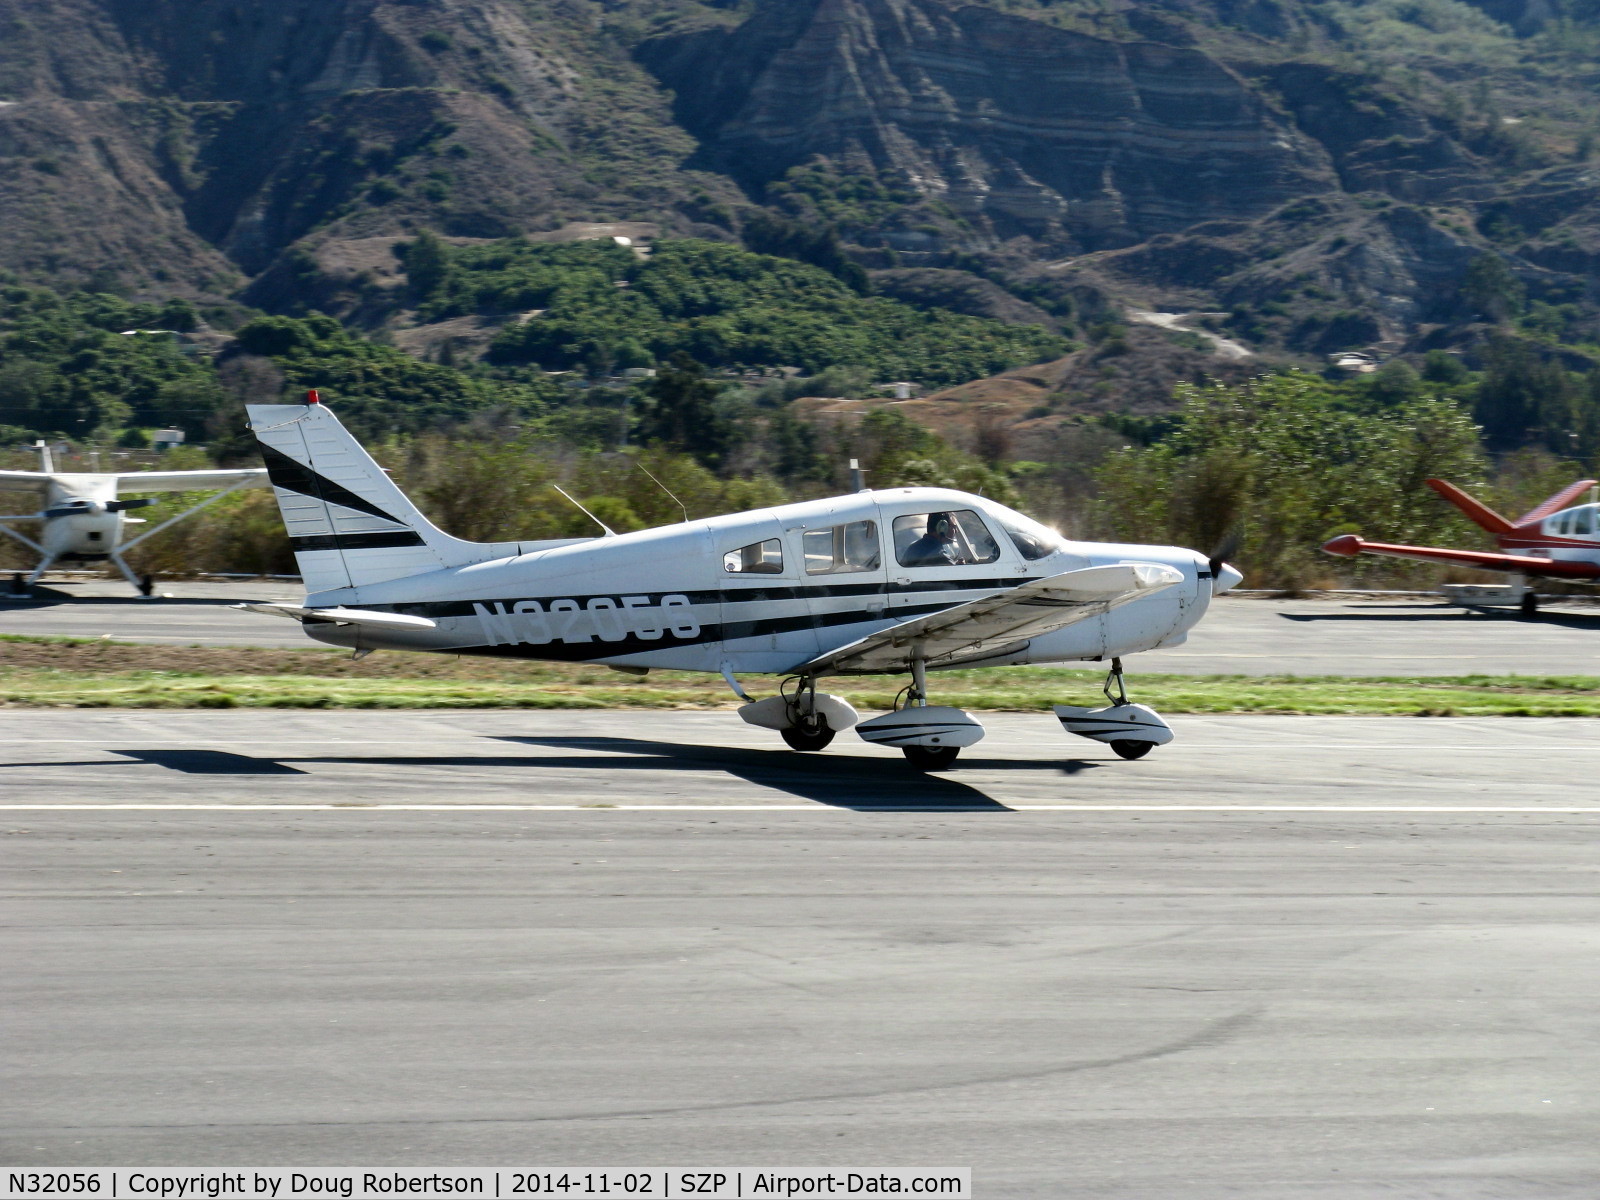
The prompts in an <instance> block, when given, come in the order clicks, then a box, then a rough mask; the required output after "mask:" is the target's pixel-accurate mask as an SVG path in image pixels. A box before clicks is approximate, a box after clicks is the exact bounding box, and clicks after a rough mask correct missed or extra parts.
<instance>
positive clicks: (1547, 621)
mask: <svg viewBox="0 0 1600 1200" xmlns="http://www.w3.org/2000/svg"><path fill="white" fill-rule="evenodd" d="M1399 608H1400V606H1398V605H1397V606H1395V609H1385V610H1384V611H1380V612H1348V613H1279V614H1278V615H1279V616H1280V617H1282V618H1283V619H1284V620H1285V621H1296V622H1300V623H1308V622H1313V621H1460V620H1461V619H1462V618H1463V617H1465V618H1468V619H1474V618H1476V619H1478V620H1483V621H1509V622H1513V623H1515V624H1519V625H1551V626H1555V627H1557V628H1560V629H1600V613H1593V614H1591V613H1573V612H1537V613H1534V614H1533V615H1532V616H1527V615H1524V614H1523V613H1521V612H1517V611H1515V610H1512V611H1507V612H1481V611H1474V610H1471V609H1465V608H1444V607H1441V606H1439V605H1433V604H1429V605H1407V606H1405V610H1404V611H1396V609H1399ZM1419 610H1420V611H1419Z"/></svg>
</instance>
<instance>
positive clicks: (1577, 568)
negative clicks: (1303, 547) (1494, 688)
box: [1322, 479, 1600, 613]
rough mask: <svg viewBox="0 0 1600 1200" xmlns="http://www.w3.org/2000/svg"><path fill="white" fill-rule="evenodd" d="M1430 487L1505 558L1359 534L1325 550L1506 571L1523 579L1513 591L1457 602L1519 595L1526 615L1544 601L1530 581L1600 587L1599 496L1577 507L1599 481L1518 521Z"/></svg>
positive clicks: (1440, 486) (1568, 490)
mask: <svg viewBox="0 0 1600 1200" xmlns="http://www.w3.org/2000/svg"><path fill="white" fill-rule="evenodd" d="M1427 484H1428V486H1429V487H1431V488H1432V489H1433V490H1434V491H1436V492H1438V493H1439V495H1441V496H1443V497H1444V498H1445V499H1446V500H1448V501H1450V503H1451V504H1453V505H1455V506H1456V507H1457V508H1459V509H1460V510H1461V511H1462V512H1464V513H1466V514H1467V516H1468V517H1470V518H1471V519H1472V520H1473V521H1474V522H1475V523H1476V524H1478V525H1479V526H1481V527H1482V528H1484V529H1487V530H1488V531H1489V532H1490V533H1492V534H1494V536H1495V541H1496V542H1497V543H1498V544H1499V546H1500V549H1501V550H1502V551H1503V553H1500V554H1489V553H1484V552H1480V551H1477V550H1449V549H1444V548H1441V547H1435V546H1394V545H1389V544H1387V543H1385V542H1368V541H1363V540H1362V539H1361V538H1359V537H1357V536H1356V535H1355V534H1353V533H1347V534H1345V535H1344V536H1343V537H1336V538H1334V539H1333V540H1332V541H1330V542H1328V543H1327V544H1325V545H1324V546H1323V547H1322V548H1323V549H1324V550H1325V551H1327V552H1328V553H1329V554H1337V555H1340V556H1341V557H1344V558H1353V557H1355V556H1356V555H1357V554H1383V555H1387V556H1389V557H1390V558H1415V559H1420V560H1421V561H1423V562H1442V563H1451V564H1453V565H1455V566H1459V567H1476V568H1478V569H1479V570H1483V571H1505V572H1507V573H1509V574H1512V575H1517V576H1520V580H1519V581H1518V582H1517V583H1515V584H1513V585H1512V587H1511V588H1510V589H1486V588H1477V589H1473V588H1463V589H1460V590H1461V591H1462V593H1463V595H1461V596H1455V597H1453V598H1455V599H1460V600H1462V601H1463V602H1466V603H1471V602H1472V600H1473V597H1472V596H1470V595H1466V594H1465V593H1471V592H1488V591H1491V590H1507V591H1515V592H1516V593H1517V594H1516V596H1515V597H1514V598H1513V599H1512V600H1511V602H1512V603H1517V604H1519V605H1520V607H1521V609H1522V611H1523V612H1525V613H1532V612H1534V611H1536V610H1537V609H1538V607H1539V600H1538V597H1537V596H1535V595H1534V593H1533V592H1532V591H1530V590H1529V589H1528V587H1527V580H1528V579H1530V578H1534V579H1565V580H1571V581H1573V582H1575V583H1595V584H1600V504H1596V503H1593V499H1594V498H1593V497H1590V500H1591V502H1590V503H1588V504H1579V505H1575V506H1574V505H1573V504H1572V502H1573V501H1574V500H1576V499H1578V498H1579V497H1580V496H1582V495H1583V494H1584V493H1585V492H1587V491H1589V489H1591V488H1593V487H1594V486H1595V485H1596V481H1595V480H1593V479H1580V480H1578V482H1577V483H1574V484H1572V485H1571V486H1569V487H1565V488H1562V489H1561V490H1560V491H1559V492H1557V493H1556V494H1555V495H1554V496H1551V497H1550V499H1548V500H1546V501H1545V502H1544V503H1543V504H1541V505H1539V506H1538V507H1537V508H1535V509H1533V510H1532V511H1530V512H1527V513H1524V514H1523V515H1522V516H1520V517H1518V518H1517V519H1516V520H1515V521H1512V520H1509V519H1507V518H1506V517H1502V516H1501V515H1500V514H1499V513H1497V512H1495V511H1494V509H1492V508H1490V507H1489V506H1488V505H1486V504H1483V503H1482V502H1480V501H1478V500H1475V499H1473V498H1472V497H1471V496H1469V495H1467V493H1466V492H1463V491H1462V490H1461V489H1460V488H1458V487H1456V486H1455V485H1454V484H1452V483H1446V482H1445V481H1444V480H1442V479H1429V480H1427ZM1569 506H1570V507H1569ZM1478 602H1479V603H1491V604H1492V603H1494V601H1493V600H1488V599H1485V598H1482V597H1479V598H1478ZM1501 602H1502V603H1504V602H1505V601H1501Z"/></svg>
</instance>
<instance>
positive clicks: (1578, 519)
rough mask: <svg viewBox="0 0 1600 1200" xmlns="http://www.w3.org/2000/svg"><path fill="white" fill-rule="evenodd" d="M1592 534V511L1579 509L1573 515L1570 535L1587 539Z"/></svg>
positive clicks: (1590, 509)
mask: <svg viewBox="0 0 1600 1200" xmlns="http://www.w3.org/2000/svg"><path fill="white" fill-rule="evenodd" d="M1593 532H1594V509H1592V508H1580V509H1578V510H1577V511H1576V512H1574V513H1573V522H1572V535H1573V536H1574V537H1588V536H1589V535H1590V534H1591V533H1593Z"/></svg>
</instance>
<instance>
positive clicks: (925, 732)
mask: <svg viewBox="0 0 1600 1200" xmlns="http://www.w3.org/2000/svg"><path fill="white" fill-rule="evenodd" d="M856 732H857V733H859V734H860V735H861V737H862V739H863V740H864V741H868V742H873V743H875V744H877V745H880V746H898V747H899V748H900V752H901V753H902V754H904V755H905V756H906V762H908V763H910V764H911V766H912V767H914V768H915V769H916V770H918V771H943V770H945V769H946V768H948V767H949V766H950V765H951V764H952V763H954V762H955V761H956V757H957V756H958V755H959V754H960V753H961V748H962V747H963V746H971V745H973V744H974V743H975V742H977V741H979V740H981V739H982V737H983V732H984V731H983V726H982V725H980V724H979V723H978V722H977V721H976V720H974V719H973V718H972V716H971V715H970V714H968V713H966V712H963V711H962V710H961V709H959V708H949V707H946V706H944V705H939V704H929V703H928V672H927V664H926V663H925V662H924V661H923V660H922V658H921V657H915V658H913V659H912V660H911V686H909V687H908V688H906V689H905V690H904V691H903V692H901V693H900V695H899V696H897V697H895V706H894V711H893V712H890V713H885V714H884V715H883V716H881V717H874V718H872V720H870V721H863V722H862V723H861V724H860V725H858V726H856Z"/></svg>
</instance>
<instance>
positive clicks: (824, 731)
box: [778, 716, 833, 750]
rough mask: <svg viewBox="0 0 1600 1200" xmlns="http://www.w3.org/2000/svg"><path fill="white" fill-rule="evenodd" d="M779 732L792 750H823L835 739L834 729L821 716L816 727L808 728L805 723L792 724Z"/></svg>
mask: <svg viewBox="0 0 1600 1200" xmlns="http://www.w3.org/2000/svg"><path fill="white" fill-rule="evenodd" d="M778 732H779V733H781V734H782V735H783V740H784V741H786V742H788V743H789V749H791V750H822V749H825V748H826V747H827V745H828V743H829V742H831V741H833V730H831V729H829V728H828V723H827V721H825V720H823V719H822V718H821V717H820V716H819V717H818V718H817V724H816V728H814V729H807V728H806V727H805V726H804V725H791V726H789V727H788V728H787V729H780V730H779V731H778Z"/></svg>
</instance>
